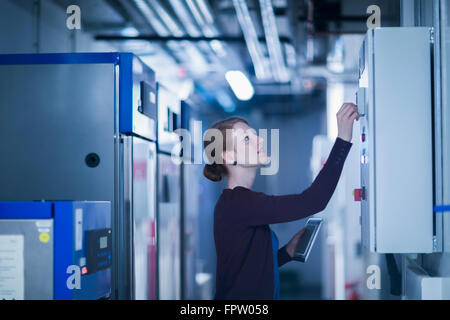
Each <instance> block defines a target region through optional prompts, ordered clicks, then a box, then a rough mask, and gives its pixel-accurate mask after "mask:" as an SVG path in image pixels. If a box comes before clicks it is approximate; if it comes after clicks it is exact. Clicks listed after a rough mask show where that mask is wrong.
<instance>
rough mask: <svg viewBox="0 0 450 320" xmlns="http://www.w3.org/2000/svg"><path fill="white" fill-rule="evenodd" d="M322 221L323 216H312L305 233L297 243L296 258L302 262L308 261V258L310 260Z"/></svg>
mask: <svg viewBox="0 0 450 320" xmlns="http://www.w3.org/2000/svg"><path fill="white" fill-rule="evenodd" d="M322 221H323V220H322V218H311V219H309V220H308V222H307V223H306V227H305V228H306V229H305V233H303V235H302V237H301V238H300V241H299V243H298V244H297V248H296V249H295V253H294V257H293V259H294V260H297V261H300V262H306V260H308V257H309V253H310V252H311V249H312V247H313V245H314V241H316V238H317V235H318V234H319V230H320V226H321V225H322Z"/></svg>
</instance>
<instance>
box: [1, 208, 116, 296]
mask: <svg viewBox="0 0 450 320" xmlns="http://www.w3.org/2000/svg"><path fill="white" fill-rule="evenodd" d="M111 236H112V230H111V204H110V203H109V202H94V201H90V202H88V201H75V202H72V201H55V202H44V201H28V202H0V300H2V299H7V300H10V299H11V300H23V299H26V300H30V299H33V300H34V299H38V300H46V299H56V300H88V299H101V298H108V297H110V294H111V264H112V241H111V239H112V237H111Z"/></svg>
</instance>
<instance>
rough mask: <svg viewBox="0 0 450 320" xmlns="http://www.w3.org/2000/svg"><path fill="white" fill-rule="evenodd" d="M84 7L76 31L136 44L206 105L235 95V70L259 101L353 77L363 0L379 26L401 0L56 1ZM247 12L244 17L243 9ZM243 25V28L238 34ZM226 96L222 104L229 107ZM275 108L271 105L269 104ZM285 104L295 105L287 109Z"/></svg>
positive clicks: (163, 77)
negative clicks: (375, 10)
mask: <svg viewBox="0 0 450 320" xmlns="http://www.w3.org/2000/svg"><path fill="white" fill-rule="evenodd" d="M54 2H56V3H57V4H58V5H60V6H61V7H63V8H67V6H69V5H71V4H77V5H79V6H80V7H81V8H82V21H83V30H84V31H86V32H88V33H90V34H92V35H93V36H94V37H95V38H96V39H97V40H98V41H108V42H109V43H110V45H112V46H114V47H116V48H117V49H118V50H124V51H133V52H135V53H137V54H138V55H140V56H141V58H142V59H143V60H144V61H145V62H147V63H148V64H149V65H150V66H151V67H153V68H154V69H156V71H157V74H158V78H159V80H160V81H162V82H170V83H178V86H177V87H176V89H175V90H178V91H183V93H182V94H181V95H187V94H188V93H189V92H192V91H193V92H194V93H193V94H191V96H190V99H193V100H195V101H197V102H198V103H200V102H203V103H204V104H206V105H208V107H211V106H212V107H216V108H217V107H221V108H223V109H227V108H228V111H232V110H233V109H234V108H235V107H236V106H237V107H238V108H246V107H251V106H252V103H249V102H247V103H240V102H239V101H238V100H237V99H236V98H235V97H234V95H233V94H232V91H231V90H230V88H229V86H228V85H227V83H226V81H225V77H224V74H225V72H226V71H227V70H241V71H243V72H244V73H245V74H247V76H248V77H249V79H250V81H251V82H252V84H253V86H254V87H255V92H256V97H258V96H262V97H263V98H262V99H261V98H256V99H255V101H257V102H258V107H261V108H264V103H263V105H262V106H261V101H262V102H264V101H265V98H264V96H266V97H267V101H272V100H274V99H275V100H276V98H277V97H280V96H288V97H287V98H284V99H281V101H287V102H286V103H291V102H290V101H292V99H291V98H289V96H300V97H302V96H304V97H305V98H306V99H307V96H308V95H310V94H314V92H316V91H317V90H323V89H324V88H326V83H327V81H355V80H356V77H357V58H358V52H359V46H360V43H361V41H362V37H363V35H364V33H365V32H366V31H367V25H366V22H367V19H368V17H369V15H370V14H367V13H366V11H367V8H368V7H369V6H370V5H378V6H379V7H380V11H381V23H382V26H383V27H385V26H399V25H400V18H399V17H400V0H95V1H92V0H54ZM247 14H248V15H247ZM243 30H244V32H243ZM227 104H228V106H227ZM271 105H272V107H271V108H272V109H273V103H272V104H271ZM291 109H292V108H291Z"/></svg>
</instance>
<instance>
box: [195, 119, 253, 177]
mask: <svg viewBox="0 0 450 320" xmlns="http://www.w3.org/2000/svg"><path fill="white" fill-rule="evenodd" d="M239 122H242V123H245V124H246V125H248V122H247V120H245V119H243V118H239V117H232V118H228V119H225V120H222V121H219V122H216V123H215V124H214V125H213V126H212V127H211V129H216V130H219V131H220V132H221V133H222V137H223V147H224V149H225V148H226V146H228V144H227V142H226V137H227V134H226V131H227V129H233V127H234V125H235V124H236V123H239ZM213 141H214V140H211V141H203V147H204V148H205V149H206V147H207V146H208V145H209V144H210V143H212V142H213ZM219 156H221V155H219ZM211 157H215V154H214V150H213V151H212V153H211ZM210 162H211V164H206V165H205V168H204V169H203V175H204V176H205V177H206V178H208V179H209V180H211V181H220V180H222V177H223V176H224V175H225V176H226V175H227V174H228V170H227V168H226V167H225V165H224V164H221V163H216V162H215V161H213V160H211V159H210ZM222 163H223V161H222Z"/></svg>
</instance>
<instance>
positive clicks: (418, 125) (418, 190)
mask: <svg viewBox="0 0 450 320" xmlns="http://www.w3.org/2000/svg"><path fill="white" fill-rule="evenodd" d="M359 69H360V70H359V89H358V92H357V105H358V112H359V114H360V127H361V132H360V140H361V150H360V162H361V186H360V187H359V188H357V189H355V190H354V197H355V201H360V202H361V230H362V242H363V245H364V246H365V247H366V248H368V249H370V251H372V252H378V253H428V252H432V251H433V178H432V177H433V168H432V99H431V97H432V96H431V95H432V91H431V84H430V83H431V80H430V79H431V50H430V29H429V28H378V29H372V30H369V31H368V33H367V35H366V37H365V39H364V42H363V45H362V47H361V51H360V60H359Z"/></svg>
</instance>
